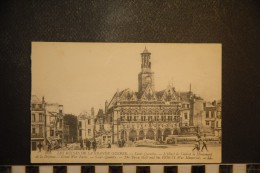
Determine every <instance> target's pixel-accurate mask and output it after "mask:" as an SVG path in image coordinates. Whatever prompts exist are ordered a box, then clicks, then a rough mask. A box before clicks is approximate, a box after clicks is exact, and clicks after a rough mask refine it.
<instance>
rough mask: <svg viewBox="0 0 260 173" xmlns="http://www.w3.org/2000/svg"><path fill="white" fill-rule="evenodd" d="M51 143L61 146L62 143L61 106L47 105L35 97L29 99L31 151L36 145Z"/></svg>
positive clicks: (55, 104)
mask: <svg viewBox="0 0 260 173" xmlns="http://www.w3.org/2000/svg"><path fill="white" fill-rule="evenodd" d="M47 142H51V143H53V146H58V145H59V146H61V145H62V142H63V106H62V105H60V104H58V103H47V102H45V100H44V97H43V98H42V100H40V99H39V98H38V97H37V96H36V95H32V97H31V149H32V150H36V149H37V145H38V144H39V143H41V144H42V145H44V144H47Z"/></svg>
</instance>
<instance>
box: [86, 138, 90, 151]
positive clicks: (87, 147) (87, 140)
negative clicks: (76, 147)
mask: <svg viewBox="0 0 260 173" xmlns="http://www.w3.org/2000/svg"><path fill="white" fill-rule="evenodd" d="M90 146H91V142H90V140H89V139H86V150H90Z"/></svg>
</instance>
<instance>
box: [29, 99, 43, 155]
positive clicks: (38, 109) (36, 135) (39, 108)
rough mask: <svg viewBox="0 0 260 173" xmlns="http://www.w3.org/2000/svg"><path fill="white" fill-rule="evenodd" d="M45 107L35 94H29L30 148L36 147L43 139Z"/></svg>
mask: <svg viewBox="0 0 260 173" xmlns="http://www.w3.org/2000/svg"><path fill="white" fill-rule="evenodd" d="M44 132H45V109H44V101H42V100H40V99H39V98H38V97H37V96H36V95H32V96H31V149H32V150H33V151H34V150H36V149H37V145H38V144H39V143H41V144H43V143H44V140H45V133H44Z"/></svg>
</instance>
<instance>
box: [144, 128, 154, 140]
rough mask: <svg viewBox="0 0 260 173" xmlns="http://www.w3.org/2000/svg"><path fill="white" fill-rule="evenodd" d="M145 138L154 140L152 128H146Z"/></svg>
mask: <svg viewBox="0 0 260 173" xmlns="http://www.w3.org/2000/svg"><path fill="white" fill-rule="evenodd" d="M146 139H151V140H154V131H153V130H151V129H150V130H148V131H147V133H146Z"/></svg>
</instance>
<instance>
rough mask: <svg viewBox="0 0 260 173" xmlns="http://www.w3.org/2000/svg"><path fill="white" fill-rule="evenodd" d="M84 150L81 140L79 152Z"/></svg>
mask: <svg viewBox="0 0 260 173" xmlns="http://www.w3.org/2000/svg"><path fill="white" fill-rule="evenodd" d="M81 149H82V150H84V146H83V140H82V139H80V150H81Z"/></svg>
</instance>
